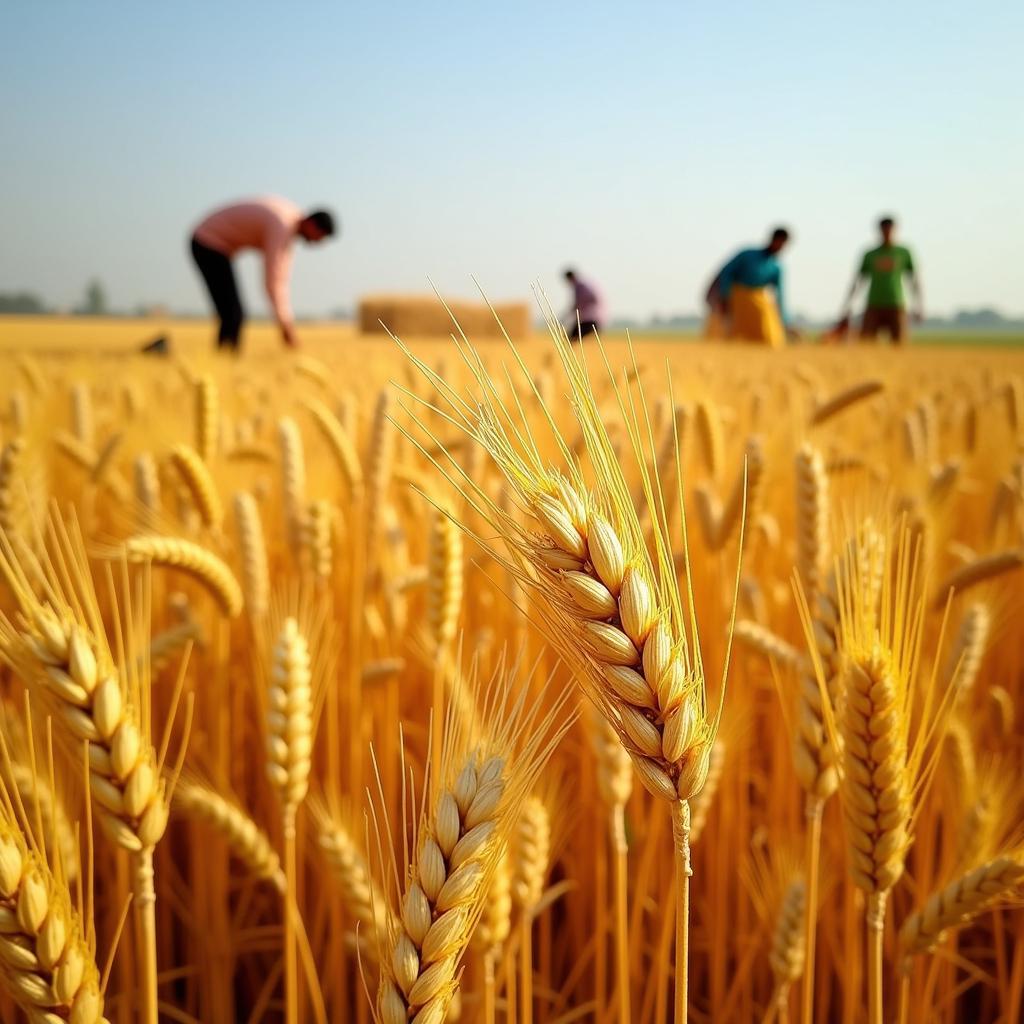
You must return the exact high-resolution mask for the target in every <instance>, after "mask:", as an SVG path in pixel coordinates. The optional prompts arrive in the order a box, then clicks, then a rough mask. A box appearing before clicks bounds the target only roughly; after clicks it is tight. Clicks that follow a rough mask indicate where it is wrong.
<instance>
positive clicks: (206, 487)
mask: <svg viewBox="0 0 1024 1024" xmlns="http://www.w3.org/2000/svg"><path fill="white" fill-rule="evenodd" d="M171 464H172V465H173V466H174V468H175V469H176V470H177V471H178V473H179V475H180V476H181V479H182V482H183V483H184V484H185V487H186V488H187V490H188V493H189V496H190V497H191V498H192V502H193V504H194V505H195V507H196V511H198V513H199V518H200V519H201V520H202V523H203V526H205V527H207V529H211V530H219V529H220V527H221V523H222V522H223V521H224V507H223V505H222V504H221V500H220V495H219V494H218V493H217V485H216V484H215V483H214V480H213V474H212V473H211V472H210V470H209V467H208V463H206V462H205V461H204V460H203V458H202V456H200V454H199V453H198V452H197V451H196V450H195V449H194V448H190V447H189V446H188V445H187V444H176V445H175V446H174V447H173V448H172V449H171Z"/></svg>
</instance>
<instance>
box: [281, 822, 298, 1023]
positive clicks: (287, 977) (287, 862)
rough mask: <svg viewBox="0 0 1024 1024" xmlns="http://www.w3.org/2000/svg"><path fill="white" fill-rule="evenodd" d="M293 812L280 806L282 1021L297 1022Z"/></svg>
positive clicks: (295, 868) (295, 867)
mask: <svg viewBox="0 0 1024 1024" xmlns="http://www.w3.org/2000/svg"><path fill="white" fill-rule="evenodd" d="M295 812H296V807H295V805H294V804H285V805H284V807H283V822H282V824H283V836H284V884H285V915H284V992H285V1021H286V1022H287V1024H297V1021H298V1019H299V964H298V957H297V955H296V947H295V920H294V915H293V914H291V913H290V912H289V908H291V907H292V906H294V905H295V875H296V870H297V866H296V864H297V860H296V855H295Z"/></svg>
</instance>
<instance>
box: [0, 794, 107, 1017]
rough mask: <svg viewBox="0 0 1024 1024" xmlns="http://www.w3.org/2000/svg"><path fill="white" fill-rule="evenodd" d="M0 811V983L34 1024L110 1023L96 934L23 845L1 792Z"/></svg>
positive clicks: (56, 877)
mask: <svg viewBox="0 0 1024 1024" xmlns="http://www.w3.org/2000/svg"><path fill="white" fill-rule="evenodd" d="M3 803H4V808H3V813H2V815H0V818H2V820H0V921H2V922H3V927H2V930H0V960H2V961H3V970H2V971H0V986H2V987H3V988H4V989H6V991H7V992H8V994H9V995H10V996H11V998H12V999H13V1000H14V1001H15V1002H16V1003H17V1004H18V1006H20V1007H21V1008H22V1010H24V1011H25V1013H26V1014H27V1015H28V1017H29V1019H30V1020H32V1021H40V1022H45V1024H50V1022H56V1021H68V1022H70V1024H109V1022H107V1020H106V1018H105V1017H104V1016H103V995H102V993H101V992H100V975H99V970H98V969H97V966H96V956H95V938H94V936H93V933H92V929H91V927H90V928H87V927H86V926H85V924H84V922H83V921H82V918H81V916H80V914H79V912H78V910H77V909H76V908H75V905H74V903H73V901H72V899H71V894H70V893H69V892H68V889H67V883H66V882H65V881H64V879H63V877H62V874H61V872H60V870H59V868H58V870H57V871H54V870H53V869H52V868H51V867H50V865H49V864H48V863H47V861H46V859H45V858H44V857H43V856H42V855H41V854H40V852H39V849H40V847H38V846H37V845H36V844H35V843H33V844H32V845H31V846H30V845H29V843H27V842H26V840H25V836H24V834H23V833H22V831H21V830H20V829H19V828H18V827H17V825H16V824H15V820H16V819H15V813H14V810H13V806H12V805H11V803H10V800H9V797H8V796H7V794H6V793H4V800H3Z"/></svg>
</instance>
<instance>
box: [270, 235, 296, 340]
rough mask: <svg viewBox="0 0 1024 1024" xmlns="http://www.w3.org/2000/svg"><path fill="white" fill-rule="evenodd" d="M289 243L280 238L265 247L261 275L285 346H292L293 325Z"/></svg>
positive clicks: (293, 338) (293, 337)
mask: <svg viewBox="0 0 1024 1024" xmlns="http://www.w3.org/2000/svg"><path fill="white" fill-rule="evenodd" d="M289 241H290V240H289V239H285V238H282V239H280V240H276V241H275V243H274V244H271V245H269V246H268V247H267V249H266V251H265V253H264V256H263V274H264V285H265V286H266V289H267V298H268V299H269V300H270V305H271V307H272V308H273V310H274V319H275V320H277V324H278V326H279V327H280V328H281V337H282V338H283V339H284V342H285V344H286V345H294V344H295V325H294V323H293V320H292V308H291V302H290V300H289V296H288V279H289V277H290V276H291V267H292V253H291V246H290V244H289Z"/></svg>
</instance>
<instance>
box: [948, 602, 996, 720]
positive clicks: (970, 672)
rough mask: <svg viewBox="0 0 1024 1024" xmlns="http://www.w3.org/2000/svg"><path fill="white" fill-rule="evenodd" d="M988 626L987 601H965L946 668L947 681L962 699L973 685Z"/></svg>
mask: <svg viewBox="0 0 1024 1024" xmlns="http://www.w3.org/2000/svg"><path fill="white" fill-rule="evenodd" d="M991 628H992V616H991V614H990V613H989V610H988V605H986V604H984V603H983V602H980V601H976V602H974V603H973V604H971V605H968V607H967V609H966V610H965V611H964V615H963V618H962V619H961V620H960V628H959V629H958V630H957V635H956V641H955V643H954V644H953V650H952V651H951V652H950V656H949V661H948V663H947V665H946V672H945V678H946V680H948V682H949V685H951V686H955V687H956V699H957V700H964V699H965V698H966V697H967V696H968V695H969V694H970V692H971V690H972V688H973V687H974V683H975V680H976V679H977V678H978V671H979V670H980V668H981V662H982V660H983V659H984V657H985V648H986V646H987V644H988V637H989V633H990V632H991Z"/></svg>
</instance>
